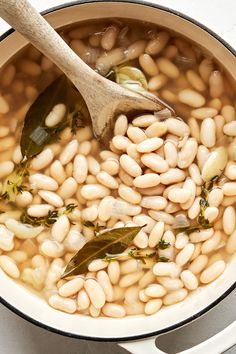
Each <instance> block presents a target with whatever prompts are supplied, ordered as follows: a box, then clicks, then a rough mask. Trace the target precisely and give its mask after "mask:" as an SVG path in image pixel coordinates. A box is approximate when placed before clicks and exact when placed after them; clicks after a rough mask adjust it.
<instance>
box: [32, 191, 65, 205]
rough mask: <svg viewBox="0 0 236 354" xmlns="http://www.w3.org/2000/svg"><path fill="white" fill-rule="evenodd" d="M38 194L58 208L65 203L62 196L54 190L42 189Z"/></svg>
mask: <svg viewBox="0 0 236 354" xmlns="http://www.w3.org/2000/svg"><path fill="white" fill-rule="evenodd" d="M38 195H39V196H40V197H41V198H42V199H43V200H45V201H46V202H47V203H49V204H51V205H53V206H54V207H56V208H61V207H62V206H63V204H64V202H63V200H62V198H61V197H60V196H59V195H58V194H56V193H54V192H51V191H44V190H40V191H38Z"/></svg>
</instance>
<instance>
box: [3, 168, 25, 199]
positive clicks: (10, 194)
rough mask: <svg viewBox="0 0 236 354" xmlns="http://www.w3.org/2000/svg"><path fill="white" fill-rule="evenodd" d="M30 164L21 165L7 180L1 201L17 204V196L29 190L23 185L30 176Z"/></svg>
mask: <svg viewBox="0 0 236 354" xmlns="http://www.w3.org/2000/svg"><path fill="white" fill-rule="evenodd" d="M29 163H30V162H29V161H25V162H22V163H20V164H19V165H18V166H17V167H16V168H15V170H14V171H13V172H12V173H11V174H10V175H9V176H8V177H7V178H6V180H5V181H4V183H3V188H2V193H1V195H0V199H2V200H5V201H8V202H15V200H16V196H17V195H18V194H19V193H22V192H23V191H25V190H27V187H26V186H25V185H24V184H23V183H24V181H25V177H27V176H28V175H29V171H28V167H29Z"/></svg>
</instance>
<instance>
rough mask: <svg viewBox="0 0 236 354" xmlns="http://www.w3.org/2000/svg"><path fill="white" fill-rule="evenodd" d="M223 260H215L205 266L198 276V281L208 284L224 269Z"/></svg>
mask: <svg viewBox="0 0 236 354" xmlns="http://www.w3.org/2000/svg"><path fill="white" fill-rule="evenodd" d="M225 266H226V264H225V262H224V261H221V260H220V261H217V262H215V263H213V264H211V265H210V266H209V267H207V268H206V269H205V270H204V271H203V272H202V274H201V276H200V282H201V283H203V284H208V283H210V282H212V281H214V280H215V279H217V278H218V277H219V276H220V275H221V274H222V273H223V272H224V270H225Z"/></svg>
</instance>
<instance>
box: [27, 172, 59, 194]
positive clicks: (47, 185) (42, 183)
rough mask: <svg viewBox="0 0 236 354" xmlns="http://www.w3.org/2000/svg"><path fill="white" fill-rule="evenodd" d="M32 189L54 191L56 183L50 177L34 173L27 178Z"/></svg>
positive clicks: (56, 186)
mask: <svg viewBox="0 0 236 354" xmlns="http://www.w3.org/2000/svg"><path fill="white" fill-rule="evenodd" d="M29 182H30V184H31V186H32V188H37V189H45V190H48V191H56V190H57V189H58V183H57V182H56V181H55V180H54V179H53V178H51V177H49V176H47V175H44V174H42V173H35V174H33V175H31V176H30V177H29Z"/></svg>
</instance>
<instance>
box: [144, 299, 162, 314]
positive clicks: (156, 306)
mask: <svg viewBox="0 0 236 354" xmlns="http://www.w3.org/2000/svg"><path fill="white" fill-rule="evenodd" d="M161 306H162V300H161V299H152V300H149V301H148V302H147V303H146V304H145V308H144V312H145V314H146V315H152V314H154V313H156V312H157V311H159V310H160V308H161Z"/></svg>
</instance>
